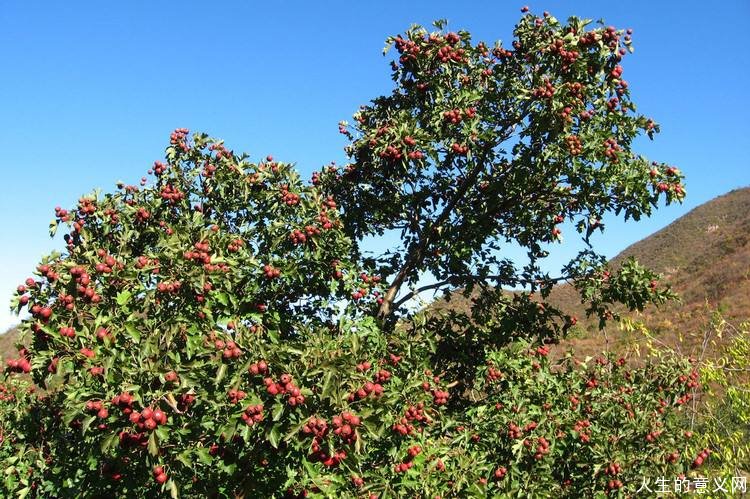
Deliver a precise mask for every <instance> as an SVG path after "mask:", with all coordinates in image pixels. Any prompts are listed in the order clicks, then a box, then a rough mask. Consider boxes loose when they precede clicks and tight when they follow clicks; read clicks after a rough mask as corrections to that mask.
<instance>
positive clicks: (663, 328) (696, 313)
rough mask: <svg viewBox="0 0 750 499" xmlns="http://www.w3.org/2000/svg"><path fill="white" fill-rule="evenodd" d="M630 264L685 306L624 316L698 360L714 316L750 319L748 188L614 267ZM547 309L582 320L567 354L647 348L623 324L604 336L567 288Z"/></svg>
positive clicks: (442, 304) (639, 246) (703, 208)
mask: <svg viewBox="0 0 750 499" xmlns="http://www.w3.org/2000/svg"><path fill="white" fill-rule="evenodd" d="M631 256H633V257H635V258H636V260H638V261H639V262H640V263H642V264H643V265H645V266H647V267H649V268H651V269H653V270H654V271H656V272H658V273H660V274H662V276H663V279H664V282H665V283H667V284H669V285H671V286H672V289H673V290H674V291H676V292H677V294H678V295H679V296H680V300H679V301H674V302H670V303H668V304H666V305H664V306H662V307H660V308H656V307H649V308H647V309H646V310H645V311H644V312H643V313H625V314H624V315H625V316H626V317H628V318H629V319H632V320H633V321H635V322H640V323H642V324H643V325H645V326H646V327H647V328H648V329H649V330H650V331H651V332H653V333H654V334H655V338H656V342H657V343H663V344H665V345H667V346H670V347H674V348H677V349H679V350H681V351H683V352H685V353H693V352H695V351H696V349H697V348H698V347H700V346H701V344H702V340H703V336H702V335H703V332H704V331H706V330H707V328H708V322H709V321H710V319H711V316H712V314H713V312H714V311H717V310H718V311H720V312H721V314H722V316H723V318H724V319H726V320H728V321H730V322H740V321H743V320H748V319H750V187H746V188H742V189H736V190H733V191H731V192H729V193H727V194H724V195H722V196H719V197H717V198H714V199H712V200H710V201H708V202H706V203H704V204H702V205H700V206H698V207H696V208H694V209H693V210H691V211H690V212H688V213H687V214H685V215H683V216H682V217H680V218H679V219H677V220H675V221H674V222H672V223H671V224H669V225H668V226H666V227H664V228H663V229H661V230H659V231H658V232H656V233H654V234H652V235H650V236H648V237H646V238H645V239H642V240H641V241H638V242H637V243H635V244H632V245H631V246H628V247H627V248H626V249H625V250H623V251H622V252H621V253H620V254H618V255H617V256H616V257H614V258H613V259H612V260H611V261H610V264H611V265H613V266H614V267H617V266H618V264H619V263H620V262H622V261H624V260H625V259H627V258H629V257H631ZM549 301H550V303H552V304H553V305H555V306H557V307H559V308H561V309H562V310H564V311H566V312H568V313H570V314H571V315H576V316H577V317H578V318H579V322H578V326H576V328H575V331H574V333H573V334H572V337H571V338H569V339H568V340H566V341H564V342H563V344H562V347H563V348H568V347H573V348H574V349H575V350H576V351H577V352H578V353H579V354H581V355H594V354H596V353H599V352H600V351H602V350H604V349H610V350H625V349H627V348H632V347H633V346H634V345H643V344H644V343H645V342H646V339H645V337H644V335H643V334H642V333H640V332H638V331H637V330H636V331H629V330H624V329H622V328H620V327H619V324H610V325H608V327H607V329H606V330H605V331H603V332H601V331H599V330H598V321H597V320H593V319H586V318H585V312H584V310H585V309H584V307H583V306H582V305H581V303H580V299H579V297H578V294H577V293H576V291H575V290H574V289H573V288H572V287H571V286H569V285H566V284H565V285H559V286H556V287H555V288H554V289H553V291H552V293H551V295H550V297H549ZM429 307H430V308H431V309H433V310H439V309H445V308H453V309H457V310H465V309H467V308H468V307H469V300H468V299H467V298H465V297H463V296H462V295H461V294H460V293H458V292H455V293H453V294H452V295H451V297H450V300H449V301H445V300H443V299H440V300H437V301H436V302H434V303H432V304H431V305H430V306H429ZM709 350H710V346H709Z"/></svg>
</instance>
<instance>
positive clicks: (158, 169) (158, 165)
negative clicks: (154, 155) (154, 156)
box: [148, 161, 167, 175]
mask: <svg viewBox="0 0 750 499" xmlns="http://www.w3.org/2000/svg"><path fill="white" fill-rule="evenodd" d="M165 171H167V165H165V164H164V163H162V162H161V161H154V166H153V168H151V169H150V170H149V171H148V173H149V174H151V173H153V174H155V175H161V174H162V173H164V172H165Z"/></svg>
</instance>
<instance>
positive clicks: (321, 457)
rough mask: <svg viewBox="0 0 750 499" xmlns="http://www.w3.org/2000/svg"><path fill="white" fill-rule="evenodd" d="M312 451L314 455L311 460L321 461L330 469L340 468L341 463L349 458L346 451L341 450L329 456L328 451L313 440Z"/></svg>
mask: <svg viewBox="0 0 750 499" xmlns="http://www.w3.org/2000/svg"><path fill="white" fill-rule="evenodd" d="M311 450H312V451H313V454H312V455H311V456H310V460H311V461H320V462H321V463H322V464H323V466H326V467H328V468H333V467H334V466H338V465H339V463H340V462H341V461H343V460H344V459H346V456H347V454H346V451H344V450H339V451H336V452H335V453H333V454H328V453H327V452H326V451H324V450H322V449H321V447H320V443H319V442H318V441H317V440H313V443H312V446H311Z"/></svg>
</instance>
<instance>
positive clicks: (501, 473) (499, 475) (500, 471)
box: [493, 466, 508, 480]
mask: <svg viewBox="0 0 750 499" xmlns="http://www.w3.org/2000/svg"><path fill="white" fill-rule="evenodd" d="M507 474H508V469H507V468H506V467H505V466H500V467H499V468H497V469H496V470H495V472H494V473H493V476H494V477H495V480H502V479H503V478H505V475H507Z"/></svg>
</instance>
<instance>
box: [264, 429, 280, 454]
mask: <svg viewBox="0 0 750 499" xmlns="http://www.w3.org/2000/svg"><path fill="white" fill-rule="evenodd" d="M280 438H281V432H280V431H279V425H277V424H275V425H273V426H272V427H271V429H270V430H269V431H268V432H266V439H267V440H268V443H270V444H271V446H272V447H273V448H274V449H278V448H279V439H280Z"/></svg>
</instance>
